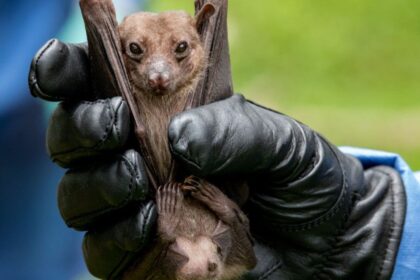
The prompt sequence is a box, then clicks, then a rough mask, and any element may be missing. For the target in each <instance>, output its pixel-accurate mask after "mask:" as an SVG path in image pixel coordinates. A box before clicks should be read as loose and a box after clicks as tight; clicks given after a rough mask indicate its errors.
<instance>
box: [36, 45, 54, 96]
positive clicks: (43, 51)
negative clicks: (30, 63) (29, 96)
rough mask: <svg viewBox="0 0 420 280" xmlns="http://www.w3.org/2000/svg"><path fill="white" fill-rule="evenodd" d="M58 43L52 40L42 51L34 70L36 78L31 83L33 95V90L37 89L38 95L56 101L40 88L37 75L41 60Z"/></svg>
mask: <svg viewBox="0 0 420 280" xmlns="http://www.w3.org/2000/svg"><path fill="white" fill-rule="evenodd" d="M55 42H56V40H55V39H53V40H51V41H50V42H49V43H48V45H47V46H45V48H44V49H43V50H42V51H41V53H40V54H39V56H38V57H37V59H36V60H35V67H34V68H35V69H34V75H33V76H34V77H33V79H32V81H31V93H32V88H35V91H36V92H37V94H38V95H39V96H40V97H42V98H44V99H47V100H53V101H54V100H56V99H55V98H53V97H51V96H49V95H47V94H46V93H45V92H44V91H43V90H42V89H41V87H40V85H39V83H38V77H37V73H38V65H39V61H40V60H41V58H42V57H43V56H44V54H45V52H46V51H47V50H48V49H49V48H50V47H51V46H52V45H53V44H54V43H55Z"/></svg>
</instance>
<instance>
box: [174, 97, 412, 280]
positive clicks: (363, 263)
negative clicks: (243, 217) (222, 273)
mask: <svg viewBox="0 0 420 280" xmlns="http://www.w3.org/2000/svg"><path fill="white" fill-rule="evenodd" d="M169 139H170V144H171V147H172V152H173V153H174V154H175V156H176V157H177V158H178V160H179V161H180V162H183V164H184V168H187V169H189V170H190V171H191V172H192V173H195V174H198V175H202V176H219V175H239V176H240V177H245V178H247V181H248V182H249V185H250V187H251V190H250V199H249V202H248V205H247V207H246V209H247V212H248V215H249V217H250V222H251V227H252V228H251V230H252V233H253V235H254V236H255V237H256V238H257V241H259V242H263V245H265V246H261V245H262V244H261V243H257V246H256V252H257V258H258V259H259V261H258V265H257V267H256V268H255V269H254V271H252V272H251V273H249V274H248V275H247V276H246V277H245V279H270V280H276V279H389V278H390V276H391V273H392V270H393V266H394V262H395V258H396V255H397V252H398V246H399V241H400V238H401V231H402V226H403V222H404V216H405V205H406V202H405V196H404V187H403V185H402V182H401V180H400V177H399V175H398V173H397V172H396V171H395V170H393V169H391V168H388V167H383V166H381V167H374V168H371V169H369V170H367V171H366V172H364V170H363V169H362V166H361V164H360V163H359V162H358V161H357V160H356V159H355V158H352V157H350V156H346V155H344V154H342V153H341V152H340V151H339V150H338V149H337V148H336V147H335V146H333V145H331V144H330V143H328V142H327V141H326V140H325V139H323V138H322V137H321V136H320V135H318V134H317V133H315V132H314V131H312V130H311V129H310V128H308V127H307V126H305V125H303V124H301V123H299V122H297V121H295V120H293V119H291V118H289V117H287V116H284V115H282V114H279V113H277V112H274V111H272V110H270V109H267V108H263V107H261V106H258V105H256V104H253V103H251V102H249V101H247V100H245V99H244V98H243V97H242V96H238V95H237V96H234V97H231V98H229V99H227V100H223V101H220V102H216V103H213V104H210V105H207V106H203V107H201V108H196V109H194V110H190V111H188V112H185V113H182V114H180V115H178V116H176V117H175V118H174V119H173V120H172V122H171V124H170V126H169ZM267 248H270V250H268V249H267Z"/></svg>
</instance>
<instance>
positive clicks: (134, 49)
mask: <svg viewBox="0 0 420 280" xmlns="http://www.w3.org/2000/svg"><path fill="white" fill-rule="evenodd" d="M130 52H131V53H132V54H134V55H142V54H143V52H144V51H143V49H142V48H141V47H140V46H139V45H138V44H136V43H131V44H130Z"/></svg>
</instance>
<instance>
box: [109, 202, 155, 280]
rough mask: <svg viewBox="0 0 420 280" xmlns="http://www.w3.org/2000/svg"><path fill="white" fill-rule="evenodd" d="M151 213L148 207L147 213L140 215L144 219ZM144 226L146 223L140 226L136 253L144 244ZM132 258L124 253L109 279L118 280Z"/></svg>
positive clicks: (127, 253) (130, 254) (131, 255)
mask: <svg viewBox="0 0 420 280" xmlns="http://www.w3.org/2000/svg"><path fill="white" fill-rule="evenodd" d="M151 211H152V207H148V209H147V212H146V213H141V215H142V216H143V217H145V216H149V217H150V213H151ZM146 220H148V219H146ZM146 224H147V222H146V223H143V226H142V230H141V238H140V242H139V244H140V245H139V247H138V248H137V249H136V251H137V252H138V251H140V250H141V249H142V248H141V247H143V245H144V244H143V243H144V240H145V238H146V237H145V235H146ZM133 257H134V255H133V254H132V253H130V252H126V253H125V255H124V257H123V258H122V259H121V261H120V262H119V263H118V264H117V265H116V266H115V268H114V269H113V270H112V271H111V273H110V276H109V279H119V278H118V276H119V275H120V274H122V273H123V270H124V268H125V266H126V265H127V264H129V263H130V261H131V259H132V258H133ZM127 260H129V261H127ZM124 264H125V265H124Z"/></svg>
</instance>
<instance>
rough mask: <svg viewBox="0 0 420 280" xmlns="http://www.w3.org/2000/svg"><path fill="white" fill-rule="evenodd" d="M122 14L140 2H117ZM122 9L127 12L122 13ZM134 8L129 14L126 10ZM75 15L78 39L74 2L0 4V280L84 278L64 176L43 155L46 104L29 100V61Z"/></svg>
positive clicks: (69, 26) (69, 27) (29, 0)
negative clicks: (67, 215) (64, 211)
mask: <svg viewBox="0 0 420 280" xmlns="http://www.w3.org/2000/svg"><path fill="white" fill-rule="evenodd" d="M114 2H116V4H117V6H118V7H117V10H118V11H120V12H122V13H125V14H127V13H129V12H132V11H133V9H135V10H138V8H139V3H141V2H142V1H139V0H121V1H114ZM121 6H122V7H121ZM129 8H131V10H129ZM71 13H73V14H77V15H79V16H72V18H77V19H78V20H77V23H78V24H77V26H76V25H74V24H72V23H71V24H67V30H71V31H72V32H73V33H72V34H73V36H67V37H66V38H65V39H67V41H72V42H74V41H77V39H78V38H70V37H74V34H84V33H85V31H84V27H83V23H82V19H81V16H80V11H79V8H78V1H77V0H37V1H33V0H14V1H9V0H0V279H13V280H28V279H33V280H57V279H60V280H62V279H63V280H81V279H92V278H91V277H89V276H88V272H87V269H86V266H85V264H84V261H83V256H82V250H81V239H82V237H83V233H80V232H75V231H73V230H70V229H68V228H67V227H66V225H65V224H64V223H63V221H62V219H61V217H60V215H59V211H58V209H57V202H56V201H57V198H56V195H57V194H56V192H57V190H56V188H57V184H58V182H59V180H60V178H61V176H62V175H63V173H64V170H62V169H60V168H58V167H57V166H56V165H54V164H53V163H51V161H50V160H49V158H48V156H47V153H46V150H45V130H46V125H47V124H46V115H47V113H46V106H45V105H46V104H47V102H42V101H41V100H39V99H38V100H36V99H34V98H32V97H31V96H30V94H29V90H28V83H27V78H28V71H29V65H30V63H31V60H32V57H33V56H34V54H35V53H36V52H37V51H38V49H39V48H40V47H41V46H42V45H43V44H44V43H45V42H46V41H47V40H48V39H50V38H52V37H56V36H57V34H58V33H60V30H62V28H63V26H64V25H65V23H66V22H67V19H68V16H69V15H70V14H71Z"/></svg>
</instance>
